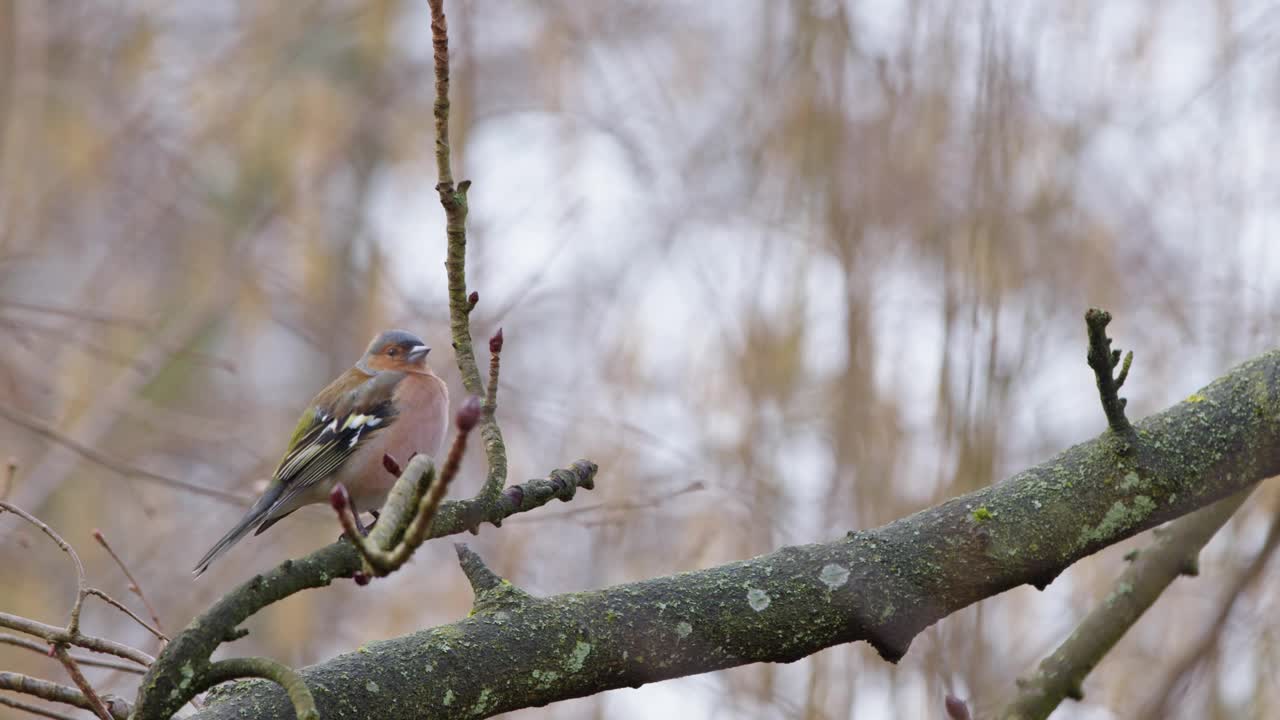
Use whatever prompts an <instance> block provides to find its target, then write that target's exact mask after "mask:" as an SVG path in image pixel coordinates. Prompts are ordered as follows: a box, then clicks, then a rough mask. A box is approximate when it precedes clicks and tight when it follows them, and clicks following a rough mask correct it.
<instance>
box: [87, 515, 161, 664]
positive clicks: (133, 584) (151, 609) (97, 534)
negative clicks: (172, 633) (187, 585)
mask: <svg viewBox="0 0 1280 720" xmlns="http://www.w3.org/2000/svg"><path fill="white" fill-rule="evenodd" d="M93 539H94V540H97V541H98V544H99V545H101V546H102V549H103V550H106V551H107V554H108V555H110V556H111V559H112V560H115V561H116V565H118V566H119V567H120V572H122V573H124V576H125V578H127V579H128V580H129V590H130V592H132V593H133V594H134V595H137V596H138V600H140V601H142V605H143V607H145V608H146V609H147V613H148V614H149V615H150V616H151V622H152V624H154V625H155V628H154V629H153V628H150V627H148V628H147V629H148V630H151V631H152V634H154V635H156V636H157V637H159V638H160V641H161V642H169V638H168V637H166V636H165V632H164V625H163V624H162V623H161V622H160V615H159V614H158V613H157V612H156V609H155V606H153V605H152V604H151V603H150V601H148V600H147V596H146V595H144V594H143V592H142V585H141V584H140V583H139V582H138V579H137V578H135V577H134V576H133V573H131V572H129V566H128V565H125V564H124V560H121V559H120V556H119V555H117V554H116V551H115V550H113V549H112V548H111V544H110V543H108V542H107V538H106V536H105V535H103V534H102V531H101V530H96V529H95V530H94V531H93ZM143 625H144V626H145V623H144V624H143Z"/></svg>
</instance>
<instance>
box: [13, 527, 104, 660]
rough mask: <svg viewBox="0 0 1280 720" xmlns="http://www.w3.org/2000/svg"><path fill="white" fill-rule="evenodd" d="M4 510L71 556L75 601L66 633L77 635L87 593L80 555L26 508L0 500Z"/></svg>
mask: <svg viewBox="0 0 1280 720" xmlns="http://www.w3.org/2000/svg"><path fill="white" fill-rule="evenodd" d="M5 511H8V512H11V513H13V514H14V515H17V516H18V517H20V518H22V519H23V520H26V521H27V522H28V523H31V524H32V525H34V526H36V527H37V528H39V529H40V531H41V532H43V533H44V534H45V535H47V536H49V538H50V539H51V540H53V542H54V543H56V544H57V546H58V548H59V549H61V550H62V552H64V553H66V554H67V556H68V557H70V558H71V562H72V563H74V564H75V566H76V601H75V604H73V605H72V606H71V618H70V619H69V620H68V621H67V634H69V635H71V636H73V637H74V636H76V635H79V634H80V610H81V608H82V607H83V606H84V598H85V595H87V594H88V585H87V584H86V583H85V579H84V564H83V563H81V562H80V556H79V555H77V554H76V551H75V548H73V547H71V544H70V543H68V542H67V541H66V540H63V539H62V536H61V535H59V534H58V533H56V532H54V530H53V528H51V527H49V526H48V525H47V524H45V523H44V521H42V520H40V519H39V518H37V517H36V516H34V515H32V514H30V513H28V512H27V511H26V510H23V509H22V508H20V507H18V506H16V505H11V504H9V503H7V502H0V513H3V512H5Z"/></svg>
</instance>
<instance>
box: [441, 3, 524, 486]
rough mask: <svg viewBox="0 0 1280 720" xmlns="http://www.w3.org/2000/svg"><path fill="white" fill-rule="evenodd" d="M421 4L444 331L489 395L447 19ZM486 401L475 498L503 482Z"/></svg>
mask: <svg viewBox="0 0 1280 720" xmlns="http://www.w3.org/2000/svg"><path fill="white" fill-rule="evenodd" d="M427 4H428V5H429V6H430V7H431V45H432V49H433V55H432V59H433V61H434V64H435V84H436V98H435V103H434V106H433V111H434V115H435V125H436V171H437V172H438V173H439V183H438V184H437V185H436V191H437V193H439V195H440V205H441V206H442V207H443V208H444V214H445V235H446V237H447V238H448V239H447V244H446V252H445V263H444V266H445V274H446V275H447V276H448V288H449V334H450V336H451V338H452V340H453V350H454V355H455V356H456V357H457V360H458V372H459V373H460V374H461V375H462V386H463V387H465V388H466V389H467V392H468V393H470V394H472V395H475V396H476V397H481V398H486V399H490V398H491V395H490V392H494V391H493V390H492V388H491V389H490V391H488V392H486V390H485V387H484V380H483V379H482V378H481V377H480V369H479V367H478V366H477V365H476V353H475V348H474V346H473V345H472V342H471V317H470V316H471V311H472V310H473V309H474V308H475V305H476V303H477V302H479V300H480V296H479V294H478V293H476V292H474V291H472V292H471V293H470V294H468V293H467V269H466V260H467V190H468V189H469V188H470V187H471V181H470V180H463V181H462V182H459V183H458V185H457V187H455V186H454V184H453V168H452V160H451V158H450V154H449V153H450V150H449V24H448V22H447V21H446V19H445V14H444V0H428V3H427ZM500 342H501V341H499V343H500ZM495 367H496V366H495ZM494 384H496V383H494ZM492 397H496V396H492ZM486 404H487V405H488V407H489V410H488V411H487V412H486V413H485V417H484V418H483V420H482V427H481V428H480V437H481V440H482V441H483V442H484V454H485V461H486V463H487V464H488V468H489V469H488V473H487V475H486V476H485V481H484V485H483V487H482V489H481V490H480V493H479V499H480V500H481V501H482V502H487V503H494V502H496V501H497V500H498V496H499V495H500V494H501V493H502V489H503V488H504V487H505V486H506V484H507V446H506V443H505V442H504V441H503V439H502V429H501V428H499V427H498V421H497V418H496V417H495V416H494V414H493V407H494V406H493V403H492V402H489V403H486Z"/></svg>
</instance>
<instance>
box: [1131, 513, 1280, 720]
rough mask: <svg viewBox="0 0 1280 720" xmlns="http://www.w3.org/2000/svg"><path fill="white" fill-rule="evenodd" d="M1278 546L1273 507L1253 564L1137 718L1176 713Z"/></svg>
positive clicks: (1279, 522) (1154, 719)
mask: <svg viewBox="0 0 1280 720" xmlns="http://www.w3.org/2000/svg"><path fill="white" fill-rule="evenodd" d="M1278 547H1280V516H1277V514H1276V511H1275V510H1274V509H1273V511H1272V520H1271V528H1270V529H1269V530H1268V531H1267V538H1266V540H1265V541H1263V543H1262V548H1261V549H1260V550H1258V553H1257V554H1256V555H1254V556H1253V560H1251V561H1250V562H1249V565H1248V566H1247V567H1246V568H1245V569H1244V570H1243V571H1242V572H1240V573H1239V574H1238V575H1236V577H1235V578H1234V579H1233V580H1232V581H1231V584H1230V585H1229V586H1228V587H1227V589H1226V590H1224V591H1223V593H1222V601H1221V604H1220V605H1219V607H1218V613H1217V615H1216V616H1215V617H1214V618H1213V621H1212V622H1210V623H1208V624H1206V625H1204V626H1202V627H1201V628H1200V631H1199V632H1200V636H1199V637H1198V638H1197V639H1196V641H1195V642H1193V643H1191V645H1190V646H1189V647H1188V648H1187V650H1186V651H1185V652H1184V653H1183V654H1182V656H1181V657H1179V658H1178V659H1177V660H1175V661H1174V662H1173V663H1172V664H1170V665H1169V666H1168V670H1167V671H1166V672H1165V677H1164V679H1163V681H1162V682H1161V683H1159V684H1158V685H1154V684H1153V685H1154V687H1155V688H1156V689H1155V690H1154V691H1152V692H1151V694H1150V695H1149V696H1148V700H1147V701H1146V703H1145V705H1144V710H1143V712H1141V713H1140V714H1138V715H1136V716H1135V717H1139V718H1146V719H1147V720H1158V719H1159V718H1166V717H1171V716H1172V715H1171V713H1172V706H1173V704H1174V703H1176V702H1177V701H1178V698H1179V697H1180V696H1181V694H1182V693H1181V691H1180V690H1179V688H1180V687H1181V686H1182V685H1183V683H1184V681H1186V680H1187V678H1188V676H1189V675H1191V673H1192V672H1193V671H1194V670H1195V668H1196V667H1197V666H1199V665H1201V664H1202V663H1204V662H1206V660H1207V659H1208V658H1210V657H1213V655H1214V653H1215V651H1216V648H1217V645H1218V643H1219V642H1220V641H1221V639H1222V629H1223V628H1224V627H1225V626H1226V624H1227V620H1228V619H1230V617H1231V613H1232V612H1233V611H1234V610H1235V607H1236V603H1237V602H1238V601H1239V600H1240V597H1241V595H1243V594H1244V592H1245V590H1246V589H1248V587H1249V586H1250V585H1252V584H1253V583H1254V582H1255V581H1256V580H1257V579H1258V577H1259V576H1261V575H1262V571H1263V570H1264V569H1265V568H1266V566H1267V562H1268V561H1269V560H1270V559H1271V557H1272V556H1273V555H1274V554H1275V552H1276V549H1277V548H1278Z"/></svg>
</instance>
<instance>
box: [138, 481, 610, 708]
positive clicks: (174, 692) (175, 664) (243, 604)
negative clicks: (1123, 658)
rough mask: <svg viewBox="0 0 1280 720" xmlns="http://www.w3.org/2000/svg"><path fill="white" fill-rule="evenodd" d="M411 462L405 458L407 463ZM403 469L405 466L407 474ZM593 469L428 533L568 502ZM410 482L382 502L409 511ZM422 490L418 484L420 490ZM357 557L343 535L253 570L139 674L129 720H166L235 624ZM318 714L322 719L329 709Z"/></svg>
mask: <svg viewBox="0 0 1280 720" xmlns="http://www.w3.org/2000/svg"><path fill="white" fill-rule="evenodd" d="M428 465H429V463H428ZM412 466H413V463H412V462H411V463H410V467H412ZM408 472H409V471H408V469H406V474H408ZM595 474H596V465H595V464H594V463H591V462H588V461H586V460H579V461H577V462H575V463H574V464H573V465H572V466H571V467H570V468H569V469H561V470H556V471H554V472H553V473H551V476H550V477H549V478H539V479H535V480H530V481H528V482H525V483H521V484H520V485H515V486H512V487H509V488H507V489H506V490H504V491H503V492H502V493H501V494H500V495H499V497H498V500H497V501H496V502H494V503H488V502H485V501H483V500H482V499H479V498H476V499H472V500H462V501H454V502H446V503H443V504H441V506H440V509H439V511H437V512H436V515H435V520H434V521H433V522H432V524H431V530H430V531H429V532H428V533H427V537H428V538H436V537H443V536H446V535H454V534H457V533H460V532H463V531H464V530H468V529H470V528H472V527H474V522H475V521H476V518H480V519H481V520H489V521H493V520H494V519H497V520H499V521H500V520H501V519H502V518H505V517H507V516H510V515H514V514H515V513H519V512H525V511H528V510H532V509H534V508H536V507H540V506H542V505H545V504H546V503H548V502H550V501H551V500H553V499H556V498H558V499H561V500H565V501H568V500H570V499H572V498H573V495H574V493H575V492H576V490H577V489H578V488H579V487H582V488H587V489H590V488H591V487H593V481H594V478H595ZM409 477H411V478H412V477H413V476H412V475H409ZM410 485H411V484H410V483H404V482H400V483H396V487H395V488H393V489H392V493H391V498H389V499H388V505H387V506H384V507H386V508H391V507H393V506H394V503H397V502H398V503H401V504H402V506H403V507H402V509H401V510H395V511H394V512H395V513H401V512H403V513H404V514H405V517H407V516H408V513H409V512H411V511H410V510H409V509H408V508H409V506H410V503H412V502H415V501H414V498H415V497H416V495H415V492H414V491H413V490H412V489H409V490H406V489H405V488H406V487H409V486H410ZM424 489H425V488H421V487H419V488H418V491H419V492H420V491H422V490H424ZM384 517H386V515H384ZM383 528H386V530H384V529H383ZM380 532H387V533H393V532H394V529H393V528H392V524H391V523H387V524H385V525H384V524H383V523H382V522H381V521H380V522H379V523H378V526H377V527H375V528H374V529H373V532H372V534H371V537H374V538H375V539H377V540H378V542H382V540H381V539H380V538H379V537H378V533H380ZM362 563H363V559H362V558H361V556H360V553H359V551H358V550H356V548H355V546H353V545H352V544H351V543H349V542H345V541H342V542H336V543H334V544H332V545H329V546H327V547H324V548H321V549H320V550H317V551H316V552H313V553H311V554H310V555H307V556H306V557H303V558H301V559H298V560H286V561H285V562H283V563H281V564H280V565H279V566H277V567H276V568H275V569H273V570H271V571H269V572H266V573H264V574H262V575H257V576H255V577H254V578H252V579H251V580H249V581H248V582H246V583H244V584H242V585H240V586H239V587H237V588H236V589H235V590H232V591H231V592H229V593H227V594H226V595H225V596H223V597H222V599H221V600H219V601H218V602H217V603H216V604H214V605H213V607H211V608H209V609H208V610H206V611H205V612H204V613H203V614H202V615H201V616H200V617H198V618H196V619H195V620H194V621H193V622H192V623H191V625H190V626H188V627H187V629H186V630H184V631H183V632H181V633H179V634H178V635H176V636H175V637H174V638H173V640H172V641H171V642H170V643H169V644H168V645H167V646H165V649H164V651H163V652H162V653H161V655H160V658H159V659H157V660H156V662H155V663H154V664H153V665H152V667H151V670H150V671H149V672H148V674H147V676H146V677H144V678H143V681H142V685H141V687H140V688H139V692H138V702H137V705H136V710H135V717H134V720H147V719H148V718H152V719H155V720H168V718H170V717H171V716H172V715H173V714H174V713H175V712H177V711H178V709H179V708H180V707H181V706H182V704H183V703H184V702H185V698H187V697H191V696H192V695H194V694H195V693H196V692H198V691H199V688H197V687H196V684H197V683H196V681H197V680H198V679H199V678H201V677H203V674H204V673H205V672H207V671H208V669H209V667H210V661H209V656H210V655H212V654H213V651H214V650H216V649H217V648H218V646H219V645H221V644H222V643H223V642H228V641H231V640H235V639H238V638H240V637H243V636H244V635H245V634H246V633H245V632H244V631H243V630H242V629H240V627H239V626H240V624H241V623H243V622H244V621H245V620H246V619H248V618H249V617H250V616H251V615H253V614H254V613H256V612H258V611H259V610H261V609H262V608H264V607H266V606H268V605H270V604H272V603H274V602H277V601H279V600H282V599H284V598H286V597H289V596H290V595H293V594H294V593H297V592H300V591H302V590H306V589H308V588H316V587H324V586H326V585H329V584H330V583H332V582H333V581H334V580H335V579H338V578H344V577H351V576H352V575H354V574H355V573H356V572H358V571H360V570H361V568H362ZM282 697H283V696H282ZM290 708H292V706H291V705H290ZM290 713H292V709H290ZM324 716H325V717H326V718H327V717H328V714H327V713H326V714H325V715H324ZM290 717H292V715H291V716H290Z"/></svg>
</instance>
